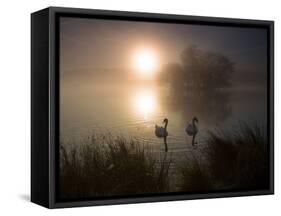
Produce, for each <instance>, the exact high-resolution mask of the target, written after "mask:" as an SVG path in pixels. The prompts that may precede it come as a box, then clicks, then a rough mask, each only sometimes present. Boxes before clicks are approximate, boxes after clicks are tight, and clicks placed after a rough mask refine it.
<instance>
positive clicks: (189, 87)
mask: <svg viewBox="0 0 281 216" xmlns="http://www.w3.org/2000/svg"><path fill="white" fill-rule="evenodd" d="M180 59H181V63H168V64H166V65H165V66H164V67H163V71H162V73H160V74H161V75H160V77H159V81H160V82H162V83H167V84H170V85H171V87H172V89H173V90H174V91H176V92H177V93H178V92H182V93H187V92H190V91H193V90H194V91H210V90H218V89H222V88H227V87H229V86H230V84H231V83H230V78H231V74H232V73H233V72H234V63H233V62H232V61H231V60H230V59H229V58H228V57H226V56H225V55H223V54H221V53H219V52H213V51H207V50H203V49H200V48H198V47H197V46H189V47H187V48H186V49H185V50H184V51H183V52H182V53H181V55H180Z"/></svg>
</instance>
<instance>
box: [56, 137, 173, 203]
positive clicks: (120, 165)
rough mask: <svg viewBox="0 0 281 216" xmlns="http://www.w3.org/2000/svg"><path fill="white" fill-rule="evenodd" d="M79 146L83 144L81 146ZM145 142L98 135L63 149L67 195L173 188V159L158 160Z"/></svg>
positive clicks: (62, 171)
mask: <svg viewBox="0 0 281 216" xmlns="http://www.w3.org/2000/svg"><path fill="white" fill-rule="evenodd" d="M78 146H79V147H78ZM144 147H145V144H142V143H139V142H138V141H136V140H134V139H130V140H128V139H126V138H124V137H122V136H119V137H113V136H112V135H111V134H105V135H99V136H97V135H94V136H92V137H91V138H90V139H89V140H85V142H83V143H81V144H80V145H77V144H76V145H72V147H70V145H68V146H66V145H64V144H61V150H60V191H61V196H62V197H63V198H85V197H97V196H107V195H108V196H112V195H131V194H143V193H159V192H167V191H168V190H169V182H168V170H169V162H168V163H167V161H166V162H164V161H161V162H160V168H159V166H158V167H157V168H156V160H155V159H154V158H153V157H152V152H151V151H150V150H144Z"/></svg>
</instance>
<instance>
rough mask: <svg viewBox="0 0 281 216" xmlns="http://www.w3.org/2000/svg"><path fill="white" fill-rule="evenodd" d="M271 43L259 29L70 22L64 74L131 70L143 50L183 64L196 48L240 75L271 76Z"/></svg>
mask: <svg viewBox="0 0 281 216" xmlns="http://www.w3.org/2000/svg"><path fill="white" fill-rule="evenodd" d="M266 37H267V32H266V29H257V28H239V27H218V26H200V25H189V24H168V23H167V24H165V23H152V22H135V21H115V20H102V19H86V18H68V17H65V18H61V21H60V52H61V53H60V56H61V59H60V65H61V73H62V74H63V75H64V76H68V74H72V75H73V73H75V75H78V74H80V75H81V74H83V73H84V72H83V71H86V70H92V69H93V70H94V69H97V68H98V69H120V70H128V69H129V67H130V63H131V58H132V55H133V53H134V52H135V51H136V50H137V49H139V48H141V47H149V48H151V49H153V50H154V51H155V53H156V54H157V56H158V58H159V62H160V64H166V63H171V62H179V61H180V54H181V52H182V51H183V50H184V48H185V47H188V46H190V45H196V46H198V47H199V48H202V49H206V50H210V51H214V52H220V53H222V54H224V55H226V56H227V57H229V58H230V59H231V60H232V61H233V62H234V63H235V65H236V69H237V70H238V71H239V72H240V73H244V72H245V71H247V73H248V75H250V74H251V73H257V74H266V64H267V62H266V56H267V44H266V42H267V40H266ZM78 72H79V73H78Z"/></svg>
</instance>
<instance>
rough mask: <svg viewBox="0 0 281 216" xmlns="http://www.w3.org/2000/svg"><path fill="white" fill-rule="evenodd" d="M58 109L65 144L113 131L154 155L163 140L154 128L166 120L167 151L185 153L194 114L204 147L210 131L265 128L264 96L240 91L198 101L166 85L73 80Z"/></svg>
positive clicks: (65, 88) (258, 91)
mask: <svg viewBox="0 0 281 216" xmlns="http://www.w3.org/2000/svg"><path fill="white" fill-rule="evenodd" d="M198 98H201V99H200V100H198ZM202 98H203V99H202ZM60 109H61V110H60V128H61V129H60V133H61V134H60V137H61V141H62V142H73V141H79V140H81V139H83V138H85V137H88V136H90V135H91V134H92V133H103V132H111V133H112V134H123V135H124V136H128V137H135V138H137V139H139V140H143V141H146V142H147V143H148V144H149V145H151V146H152V148H153V149H154V150H156V151H164V145H163V140H162V139H159V138H157V137H155V134H154V128H155V124H158V125H163V123H162V121H163V119H164V118H168V120H169V123H168V133H169V136H168V139H167V142H168V146H169V151H182V150H183V149H186V148H191V137H189V136H187V134H186V133H185V131H184V130H185V125H186V123H187V122H191V120H192V118H193V116H197V118H198V119H199V124H198V127H199V133H198V135H197V137H196V139H197V141H198V145H204V136H205V134H206V132H207V131H208V130H212V129H215V128H217V127H223V128H228V129H232V128H234V129H235V127H236V126H237V124H238V123H239V121H243V122H247V123H250V124H253V123H258V124H262V125H265V124H266V92H265V90H264V89H259V88H252V89H249V88H248V89H246V88H240V89H239V88H236V89H231V90H227V91H226V90H225V91H223V92H222V93H214V94H211V93H209V92H206V93H204V96H202V95H201V96H200V97H199V96H198V95H192V94H190V95H185V96H183V95H179V94H172V93H171V91H170V90H169V87H168V86H160V85H158V84H156V83H147V84H134V85H125V84H121V83H116V84H113V85H112V84H106V83H103V84H101V83H90V82H87V84H83V85H81V82H79V81H77V82H76V81H72V82H69V83H68V82H64V83H63V85H61V105H60ZM78 143H79V142H78Z"/></svg>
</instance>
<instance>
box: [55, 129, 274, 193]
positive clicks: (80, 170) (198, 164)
mask: <svg viewBox="0 0 281 216" xmlns="http://www.w3.org/2000/svg"><path fill="white" fill-rule="evenodd" d="M266 137H267V136H266V134H265V133H263V130H262V129H261V128H260V127H257V126H256V127H250V126H248V125H247V124H240V126H239V127H236V129H235V130H232V131H226V130H222V129H218V130H216V131H209V132H208V135H207V137H206V139H205V143H204V145H205V148H203V150H201V151H200V153H199V151H197V150H194V151H193V150H192V152H190V153H191V154H192V155H193V159H191V158H190V157H189V159H188V160H186V161H185V162H181V163H178V164H176V168H175V169H176V170H173V171H175V172H173V173H176V179H177V180H178V181H177V185H178V183H179V186H177V190H179V191H187V192H207V191H208V192H209V191H212V190H229V189H234V190H235V189H239V190H243V189H247V190H249V189H266V188H267V187H268V185H269V179H268V152H267V151H268V147H267V139H266ZM148 146H149V145H148V144H146V143H140V142H139V141H137V140H135V139H128V138H124V137H123V136H112V135H111V134H102V135H93V136H92V137H91V138H89V139H87V140H85V141H84V142H81V143H75V144H73V145H69V144H67V145H66V144H61V149H60V189H61V190H60V191H61V195H62V198H88V197H99V196H113V195H134V194H145V193H163V192H173V190H174V188H170V185H172V184H171V182H169V177H170V175H169V172H171V170H170V163H171V161H170V160H171V159H170V158H171V157H170V156H169V155H165V157H164V158H163V159H162V160H161V161H160V164H159V162H157V161H156V158H154V157H153V155H154V154H153V151H152V150H150V149H148V148H147V147H148ZM187 154H189V153H187ZM166 156H167V157H166ZM174 156H175V157H177V156H176V155H174ZM174 162H175V163H176V160H175V161H174ZM171 179H173V181H174V178H170V180H171ZM172 183H175V182H172Z"/></svg>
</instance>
